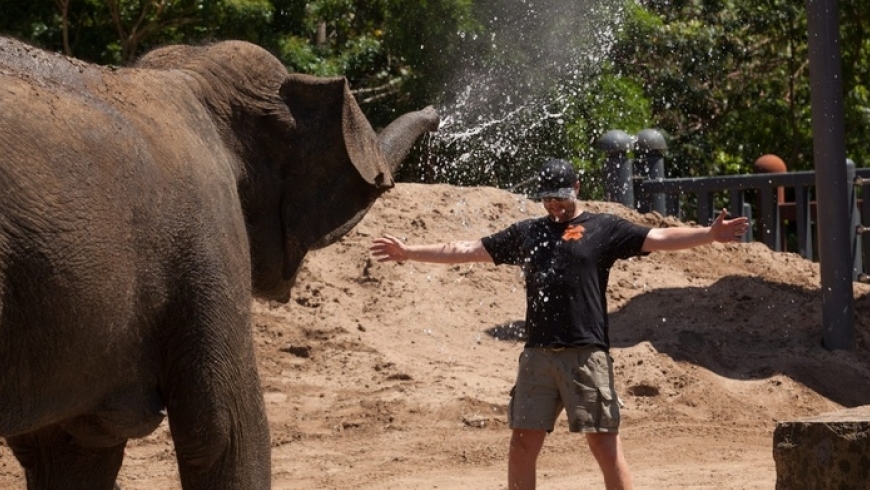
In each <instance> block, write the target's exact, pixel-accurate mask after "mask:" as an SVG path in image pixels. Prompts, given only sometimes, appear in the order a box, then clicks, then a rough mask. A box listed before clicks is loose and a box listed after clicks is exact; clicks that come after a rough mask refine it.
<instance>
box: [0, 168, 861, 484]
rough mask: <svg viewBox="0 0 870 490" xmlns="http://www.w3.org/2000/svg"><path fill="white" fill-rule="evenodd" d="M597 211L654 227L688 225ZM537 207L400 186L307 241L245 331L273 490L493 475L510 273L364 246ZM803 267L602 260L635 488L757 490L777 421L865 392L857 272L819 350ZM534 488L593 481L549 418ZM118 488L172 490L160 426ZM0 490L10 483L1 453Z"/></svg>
mask: <svg viewBox="0 0 870 490" xmlns="http://www.w3.org/2000/svg"><path fill="white" fill-rule="evenodd" d="M584 206H585V207H586V208H587V209H589V210H593V211H607V212H613V213H616V214H619V215H621V216H625V217H628V218H629V219H632V220H635V221H638V222H641V223H645V224H650V225H657V226H659V225H660V226H687V225H684V224H681V223H679V222H677V221H675V220H673V219H662V218H661V217H659V216H658V215H653V214H650V215H639V214H636V213H632V212H630V211H628V210H626V209H625V208H622V207H620V206H618V205H615V204H609V203H597V202H590V203H584ZM542 212H543V211H542V209H541V207H540V205H539V204H537V203H534V202H531V201H528V200H526V199H525V198H522V197H520V196H516V195H513V194H510V193H507V192H505V191H500V190H496V189H490V188H458V187H452V186H446V185H431V186H424V185H415V184H400V185H399V186H397V187H396V188H395V189H393V190H392V191H390V192H389V193H388V194H387V195H386V196H385V197H384V198H383V199H381V200H380V201H378V203H377V204H375V206H374V207H373V208H372V210H371V211H370V213H369V214H368V215H367V216H366V218H365V219H364V221H363V222H362V223H360V224H359V225H358V226H357V227H356V228H355V229H354V230H353V231H351V232H350V233H349V234H348V235H347V236H346V237H345V238H344V239H343V240H342V241H340V242H339V243H337V244H335V245H333V246H330V247H328V248H326V249H324V250H320V251H317V252H314V253H312V254H311V255H310V256H309V258H308V259H307V261H306V264H305V267H304V270H303V271H302V272H301V273H300V275H299V280H298V283H297V285H296V287H295V288H294V291H293V297H292V299H291V301H290V303H288V304H286V305H278V304H267V303H262V302H258V301H255V302H254V312H255V315H254V322H253V325H252V331H253V333H254V336H255V338H256V342H257V346H258V355H259V361H258V362H259V368H260V373H261V376H262V384H263V389H264V391H265V398H266V403H267V406H268V412H269V418H270V423H271V428H272V445H273V451H272V463H273V465H272V474H273V483H274V485H273V486H274V487H275V488H278V489H314V488H316V489H371V490H375V489H442V490H445V489H446V490H453V489H457V490H458V489H479V490H489V489H491V490H500V489H503V488H505V487H506V485H505V461H506V454H507V443H508V439H509V436H510V431H509V429H508V428H507V426H506V416H505V408H506V404H507V401H508V391H509V390H510V388H511V386H512V384H513V378H514V372H515V366H516V360H517V357H518V356H519V354H520V351H521V350H522V340H521V334H522V327H523V308H524V299H523V291H522V289H523V283H522V277H521V275H520V273H519V270H518V269H516V268H512V267H508V266H502V267H496V266H492V265H481V264H477V265H461V266H439V265H429V264H416V263H408V264H403V265H398V264H378V263H374V262H373V261H372V260H371V259H370V257H369V253H368V246H369V244H370V242H371V240H372V239H373V238H374V237H376V236H379V235H381V234H383V233H385V232H386V233H392V234H395V235H397V236H401V237H404V238H406V239H407V240H409V241H411V242H414V243H424V242H432V241H442V240H451V239H476V238H478V237H480V236H483V235H485V234H489V233H491V232H494V231H496V230H499V229H501V228H503V227H505V226H507V225H508V224H510V223H512V222H513V221H516V220H518V219H521V218H525V217H530V216H536V215H539V214H541V213H542ZM819 284H820V279H819V271H818V266H817V264H813V263H811V262H808V261H805V260H803V259H802V258H801V257H799V256H797V255H794V254H788V253H774V252H771V251H770V250H768V249H767V248H766V247H765V246H764V245H762V244H760V243H755V244H728V245H722V244H714V245H709V246H704V247H700V248H698V249H694V250H691V251H682V252H674V253H655V254H652V255H650V256H648V257H644V258H636V259H632V260H628V261H623V262H620V263H618V264H617V265H616V266H615V268H614V270H613V273H612V275H611V287H610V289H609V301H610V303H609V305H610V310H611V325H612V326H611V330H612V331H611V336H612V340H613V344H614V349H613V356H614V358H615V362H616V370H617V388H618V390H619V392H620V395H621V397H622V398H623V400H624V402H625V408H624V410H623V417H624V422H623V429H622V437H623V440H624V442H625V446H626V453H627V457H628V460H629V464H630V465H631V467H632V470H633V474H634V479H635V484H636V488H639V489H653V490H667V489H717V490H725V489H741V490H743V489H772V488H774V485H775V481H776V471H775V467H774V463H773V458H772V432H773V429H774V428H775V426H776V423H777V421H780V420H788V419H793V418H797V417H803V416H809V415H815V414H819V413H824V412H829V411H834V410H838V409H840V408H844V407H854V406H859V405H868V404H870V354H868V345H870V316H868V313H870V294H868V293H870V288H868V286H866V285H862V284H855V299H856V324H855V325H856V338H857V348H856V349H855V351H853V352H844V351H837V352H828V351H826V350H825V349H824V348H822V347H821V343H820V342H821V338H822V332H821V320H822V308H821V295H820V293H819ZM538 481H539V484H538V488H541V489H552V490H562V489H578V488H579V489H586V488H603V484H602V480H601V477H600V476H599V472H598V469H597V467H596V465H595V462H594V461H593V460H592V457H591V455H590V454H589V452H588V450H587V449H586V447H585V442H584V439H583V438H582V437H581V436H577V435H575V434H570V433H568V432H567V426H566V424H565V420H564V416H563V418H562V419H560V422H559V425H558V427H557V429H556V431H555V432H554V433H553V434H552V435H551V436H550V437H548V440H547V442H546V443H545V446H544V450H543V452H542V455H541V459H540V461H539V478H538ZM119 482H120V483H121V485H122V487H123V488H124V489H125V490H135V489H142V490H144V489H154V488H161V489H165V490H171V489H177V488H180V486H179V484H178V478H177V473H176V469H175V461H174V453H173V449H172V443H171V438H170V436H169V432H168V429H167V428H166V425H165V424H164V425H163V426H161V428H160V429H158V431H157V432H155V433H154V434H152V435H151V436H149V437H148V438H146V439H143V440H137V441H130V443H129V445H128V449H127V456H126V459H125V462H124V466H123V468H122V470H121V474H120V476H119ZM0 488H24V481H23V478H22V475H21V469H20V467H19V466H18V464H17V462H16V461H15V460H14V458H13V457H12V456H11V454H10V453H9V451H8V449H6V448H5V447H0Z"/></svg>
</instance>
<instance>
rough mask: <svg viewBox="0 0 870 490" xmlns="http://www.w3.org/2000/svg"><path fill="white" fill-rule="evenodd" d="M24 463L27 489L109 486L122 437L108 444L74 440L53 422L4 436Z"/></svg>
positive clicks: (98, 489)
mask: <svg viewBox="0 0 870 490" xmlns="http://www.w3.org/2000/svg"><path fill="white" fill-rule="evenodd" d="M7 442H8V443H9V447H10V448H11V449H12V452H13V453H14V454H15V457H16V458H17V459H18V461H19V462H20V463H21V466H23V467H24V472H25V476H26V478H27V489H28V490H49V489H50V490H80V489H83V488H87V489H93V490H112V489H113V488H116V487H115V479H116V478H117V476H118V471H119V470H120V469H121V463H122V462H123V459H124V446H125V445H126V441H125V442H122V443H121V444H118V445H114V446H111V447H98V448H89V447H83V446H80V445H79V444H77V443H76V442H75V440H74V438H73V436H71V435H70V434H69V433H67V432H66V431H64V430H62V429H60V428H59V427H57V426H51V427H46V428H43V429H40V430H38V431H36V432H32V433H29V434H24V435H20V436H15V437H10V438H8V439H7Z"/></svg>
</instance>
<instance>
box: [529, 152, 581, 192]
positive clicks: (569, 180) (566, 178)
mask: <svg viewBox="0 0 870 490" xmlns="http://www.w3.org/2000/svg"><path fill="white" fill-rule="evenodd" d="M576 183H577V171H576V170H574V165H571V162H568V161H567V160H561V159H557V158H552V159H550V160H547V161H546V162H544V164H543V165H541V169H540V170H539V171H538V194H537V195H538V199H543V198H545V197H556V198H563V199H564V198H573V197H574V185H575V184H576Z"/></svg>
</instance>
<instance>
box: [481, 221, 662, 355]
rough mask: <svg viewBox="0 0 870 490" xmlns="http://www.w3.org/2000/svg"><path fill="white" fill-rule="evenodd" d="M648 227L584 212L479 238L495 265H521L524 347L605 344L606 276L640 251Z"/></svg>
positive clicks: (521, 224)
mask: <svg viewBox="0 0 870 490" xmlns="http://www.w3.org/2000/svg"><path fill="white" fill-rule="evenodd" d="M649 230H650V229H649V228H647V227H644V226H640V225H637V224H634V223H631V222H630V221H627V220H624V219H622V218H619V217H617V216H614V215H612V214H599V213H590V212H586V211H584V212H583V213H582V214H581V215H580V216H578V217H576V218H574V219H573V220H571V221H570V222H567V223H555V222H553V221H552V220H550V219H549V218H548V217H542V218H535V219H529V220H525V221H520V222H518V223H515V224H513V225H511V226H510V227H508V228H507V229H505V230H503V231H500V232H498V233H495V234H493V235H490V236H488V237H484V238H483V239H482V242H483V246H484V247H485V248H486V250H487V252H489V255H490V256H492V258H493V261H495V263H496V264H512V265H519V266H522V267H523V270H524V272H525V277H526V331H527V332H528V335H529V337H528V341H527V342H526V346H528V347H580V346H585V345H590V344H591V345H597V346H600V347H602V348H604V349H609V348H610V337H609V333H608V323H607V299H606V291H607V281H608V278H609V277H610V268H611V266H613V263H614V262H616V260H617V259H626V258H629V257H632V256H636V255H642V254H643V252H642V251H641V248H642V247H643V242H644V240H645V239H646V235H647V233H649Z"/></svg>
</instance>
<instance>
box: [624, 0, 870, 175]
mask: <svg viewBox="0 0 870 490" xmlns="http://www.w3.org/2000/svg"><path fill="white" fill-rule="evenodd" d="M840 5H841V7H842V8H843V11H842V28H841V36H842V38H843V42H842V45H843V47H844V49H843V52H842V55H843V67H844V69H843V81H844V91H845V104H846V125H847V154H849V155H850V156H851V157H852V158H853V159H856V161H859V162H860V161H865V162H866V161H867V157H868V156H870V153H868V146H867V142H866V141H867V138H866V137H863V136H861V135H862V134H866V133H867V130H868V129H870V128H868V117H867V112H866V110H865V109H862V108H866V107H867V105H866V98H862V94H866V93H867V83H868V80H870V78H868V77H867V76H866V75H867V72H866V70H867V69H868V68H867V67H868V66H870V51H868V39H867V35H866V33H865V32H864V30H863V27H862V26H863V24H862V22H861V19H862V18H863V19H867V18H868V15H870V6H868V4H867V2H861V1H860V0H850V1H846V2H840ZM627 13H628V15H627V16H626V23H625V28H624V30H623V35H622V36H621V37H620V40H619V44H618V46H617V47H616V49H615V51H614V53H615V58H614V59H615V63H616V66H617V70H618V71H619V73H621V74H623V75H624V76H631V77H634V78H637V79H640V80H642V81H643V87H644V91H645V93H646V94H647V96H648V97H649V99H650V100H651V101H652V102H653V105H652V112H653V118H654V124H656V126H657V127H659V128H662V129H663V130H665V132H666V133H667V134H668V135H669V137H670V141H669V144H670V148H671V149H670V152H669V161H668V164H669V168H670V170H671V173H672V175H675V176H692V175H709V174H723V173H749V172H751V171H752V164H753V162H754V161H755V159H756V158H757V157H758V156H760V155H762V154H765V153H774V154H778V155H780V156H781V157H783V159H784V160H785V161H786V162H787V164H788V166H789V168H790V169H793V170H806V169H811V168H813V161H812V157H813V154H812V126H811V120H810V116H811V113H810V102H811V99H810V87H809V80H808V74H809V66H808V62H807V60H808V52H807V19H806V8H805V5H804V4H803V3H795V2H792V1H790V0H765V1H763V2H758V1H753V0H727V1H700V0H696V1H679V2H664V1H662V2H658V1H650V2H646V3H645V6H640V5H635V4H632V6H630V8H629V9H628V11H627ZM868 163H870V162H868Z"/></svg>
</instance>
